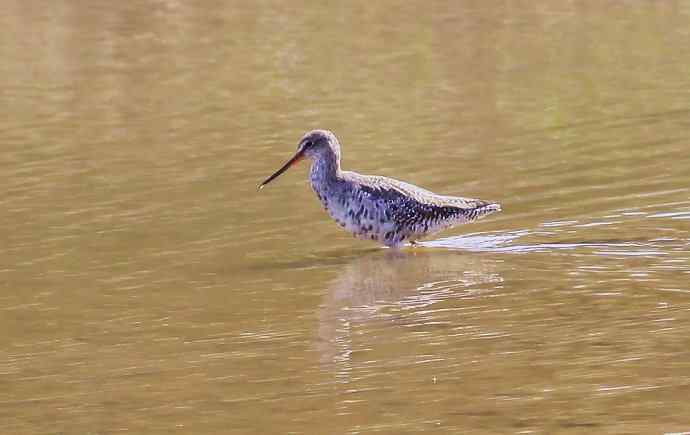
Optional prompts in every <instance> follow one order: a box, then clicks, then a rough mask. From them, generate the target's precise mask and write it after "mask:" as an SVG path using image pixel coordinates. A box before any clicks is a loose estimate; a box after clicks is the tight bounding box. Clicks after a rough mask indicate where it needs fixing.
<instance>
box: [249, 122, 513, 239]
mask: <svg viewBox="0 0 690 435" xmlns="http://www.w3.org/2000/svg"><path fill="white" fill-rule="evenodd" d="M302 157H308V158H310V159H312V161H313V163H312V166H311V171H310V174H309V179H310V181H311V186H312V189H313V190H314V192H315V193H316V195H317V196H318V198H319V200H320V201H321V203H322V204H323V207H324V208H325V209H326V211H327V212H328V213H329V214H330V215H331V217H332V218H333V219H335V221H336V222H337V223H338V224H339V225H340V226H342V227H343V228H345V229H346V230H347V231H349V232H350V233H352V234H354V235H355V236H356V237H359V238H362V239H370V240H375V241H378V242H380V243H382V244H384V245H386V246H390V247H399V246H401V245H403V244H404V243H405V242H414V241H416V240H419V239H421V238H423V237H426V236H429V235H431V234H434V233H437V232H439V231H441V230H444V229H446V228H450V227H453V226H456V225H459V224H463V223H466V222H471V221H473V220H475V219H478V218H480V217H483V216H485V215H488V214H490V213H493V212H496V211H500V210H501V206H500V205H499V204H497V203H492V202H488V201H482V200H479V199H471V198H461V197H456V196H443V195H437V194H435V193H433V192H430V191H428V190H425V189H422V188H420V187H417V186H414V185H412V184H409V183H405V182H403V181H399V180H394V179H392V178H387V177H381V176H371V175H362V174H358V173H356V172H350V171H343V170H341V169H340V144H339V143H338V139H337V138H336V137H335V135H334V134H333V133H331V132H330V131H326V130H314V131H311V132H309V133H307V134H306V135H304V137H303V138H302V140H301V141H300V145H299V147H298V150H297V154H296V155H295V157H293V158H292V159H291V160H290V161H289V162H288V163H286V164H285V166H283V167H282V168H281V169H280V170H278V171H277V172H276V173H275V174H273V175H272V176H271V177H269V178H268V179H267V180H266V181H264V183H262V185H261V186H262V187H263V186H264V185H265V184H267V183H268V182H270V181H271V180H273V179H274V178H276V177H277V176H278V175H280V174H281V173H282V172H284V171H285V170H286V169H287V168H288V167H289V166H291V165H292V164H294V163H295V162H296V161H298V160H300V159H301V158H302Z"/></svg>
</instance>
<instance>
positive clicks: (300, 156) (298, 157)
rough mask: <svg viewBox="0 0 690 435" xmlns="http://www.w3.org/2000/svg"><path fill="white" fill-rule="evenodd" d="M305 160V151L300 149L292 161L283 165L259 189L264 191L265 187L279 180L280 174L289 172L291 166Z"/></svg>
mask: <svg viewBox="0 0 690 435" xmlns="http://www.w3.org/2000/svg"><path fill="white" fill-rule="evenodd" d="M303 158H304V150H303V149H302V148H300V149H299V150H298V151H297V153H296V154H295V155H294V156H293V157H292V158H291V159H290V160H288V161H287V163H285V164H284V165H283V167H282V168H280V169H278V170H277V171H276V172H275V174H273V175H271V176H270V177H268V178H267V179H266V180H264V182H263V183H261V184H260V185H259V189H263V188H264V186H265V185H267V184H268V183H270V182H271V181H273V180H274V179H276V178H278V176H279V175H280V174H282V173H283V172H285V171H287V170H288V168H289V167H290V166H292V165H294V164H295V163H297V162H299V161H300V160H302V159H303Z"/></svg>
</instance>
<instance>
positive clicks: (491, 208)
mask: <svg viewBox="0 0 690 435" xmlns="http://www.w3.org/2000/svg"><path fill="white" fill-rule="evenodd" d="M499 211H501V204H499V203H497V202H482V203H481V204H478V205H477V207H475V208H473V209H472V210H470V213H469V217H470V220H475V219H480V218H483V217H484V216H487V215H490V214H491V213H496V212H499Z"/></svg>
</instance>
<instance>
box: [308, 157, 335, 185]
mask: <svg viewBox="0 0 690 435" xmlns="http://www.w3.org/2000/svg"><path fill="white" fill-rule="evenodd" d="M339 174H340V159H339V158H338V156H337V155H336V154H334V153H327V154H325V155H321V156H319V157H318V158H316V159H314V162H313V163H312V164H311V171H310V173H309V178H310V179H311V182H312V184H313V185H320V184H328V183H331V182H334V181H336V180H337V178H338V175H339Z"/></svg>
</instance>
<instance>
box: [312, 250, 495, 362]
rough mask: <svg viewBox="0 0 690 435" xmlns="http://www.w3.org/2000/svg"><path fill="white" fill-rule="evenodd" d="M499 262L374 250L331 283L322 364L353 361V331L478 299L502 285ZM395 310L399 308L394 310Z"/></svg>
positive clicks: (322, 318) (323, 315)
mask: <svg viewBox="0 0 690 435" xmlns="http://www.w3.org/2000/svg"><path fill="white" fill-rule="evenodd" d="M498 261H499V260H497V259H495V258H491V257H488V256H482V255H476V254H467V253H457V252H448V251H442V252H441V251H423V250H419V251H407V252H405V251H403V252H399V251H398V252H396V251H385V252H381V251H379V252H375V253H373V254H370V255H366V256H364V257H361V258H357V259H355V260H354V261H352V262H350V263H349V264H347V265H346V266H345V267H344V269H343V270H342V272H341V273H340V275H339V276H338V277H337V278H336V279H335V280H334V281H333V282H332V283H331V285H330V286H329V289H328V292H327V294H326V296H325V298H324V302H323V304H322V305H321V308H320V313H319V339H318V343H319V344H318V347H319V349H318V350H319V353H320V357H321V361H322V363H323V364H326V365H330V364H336V365H337V364H340V363H345V364H347V361H348V359H349V354H350V352H351V342H350V341H351V337H350V335H351V330H352V327H353V326H355V325H357V324H361V323H364V322H368V321H372V320H375V319H380V318H382V317H384V316H389V314H387V312H389V311H390V310H387V309H386V308H390V307H393V308H396V307H397V308H402V309H406V310H407V309H415V308H420V307H424V306H427V305H431V304H434V303H436V302H438V301H442V300H446V299H450V298H471V297H478V296H479V295H481V294H484V293H486V292H491V291H493V290H494V288H495V287H496V285H500V283H502V282H503V279H502V277H501V276H500V274H499V273H498V272H497V267H496V265H497V262H498ZM394 311H395V310H394Z"/></svg>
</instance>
